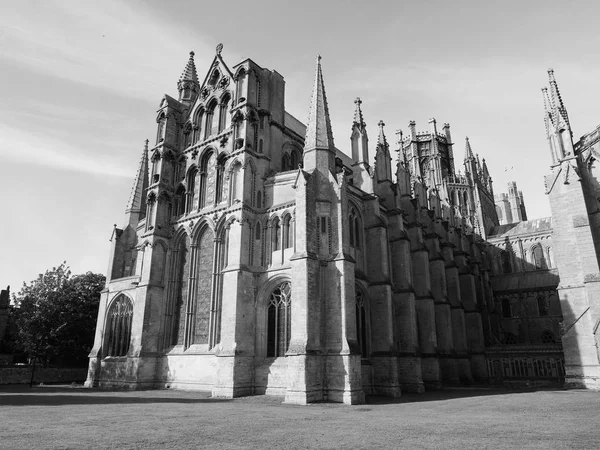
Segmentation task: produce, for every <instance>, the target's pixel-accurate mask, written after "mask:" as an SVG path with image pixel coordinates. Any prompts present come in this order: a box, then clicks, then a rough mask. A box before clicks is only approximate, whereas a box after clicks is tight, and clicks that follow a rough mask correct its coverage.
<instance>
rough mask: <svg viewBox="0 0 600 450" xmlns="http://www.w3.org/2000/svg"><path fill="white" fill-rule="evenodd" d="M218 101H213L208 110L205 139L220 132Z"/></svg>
mask: <svg viewBox="0 0 600 450" xmlns="http://www.w3.org/2000/svg"><path fill="white" fill-rule="evenodd" d="M216 109H217V101H216V100H212V101H211V102H210V103H209V104H208V107H207V109H206V119H205V121H204V123H205V125H204V139H207V138H208V137H209V136H212V135H214V134H217V133H218V131H219V117H218V115H217V114H216Z"/></svg>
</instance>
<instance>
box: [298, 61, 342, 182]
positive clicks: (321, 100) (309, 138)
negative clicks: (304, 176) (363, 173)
mask: <svg viewBox="0 0 600 450" xmlns="http://www.w3.org/2000/svg"><path fill="white" fill-rule="evenodd" d="M315 169H316V170H318V171H320V172H322V173H326V171H327V170H329V172H331V173H335V146H334V144H333V133H332V131H331V121H330V119H329V107H328V106H327V96H326V95H325V86H324V84H323V73H322V72H321V56H320V55H319V56H317V68H316V70H315V83H314V87H313V92H312V97H311V101H310V110H309V113H308V124H307V127H306V139H305V140H304V170H305V171H307V172H312V171H313V170H315Z"/></svg>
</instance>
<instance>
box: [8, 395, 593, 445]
mask: <svg viewBox="0 0 600 450" xmlns="http://www.w3.org/2000/svg"><path fill="white" fill-rule="evenodd" d="M281 400H282V399H281V398H275V397H265V396H257V397H246V398H240V399H235V400H220V399H211V398H210V396H209V394H208V393H204V392H186V391H169V390H161V391H116V392H115V391H104V390H90V389H83V388H80V387H70V386H63V387H56V386H43V387H42V386H40V387H34V388H31V389H30V388H29V387H26V386H9V387H0V448H2V449H11V450H12V449H28V450H29V449H43V448H49V449H67V448H68V449H71V448H72V449H84V448H90V449H98V448H125V449H169V448H214V449H229V448H231V449H234V448H264V449H271V448H286V449H294V448H348V449H350V448H353V449H354V448H368V449H375V448H410V449H416V448H439V449H467V448H468V449H471V448H477V449H484V448H490V449H498V448H519V449H522V448H544V449H558V448H564V449H573V448H585V449H600V393H597V392H588V391H561V390H557V391H537V392H524V391H520V392H511V391H505V390H483V389H482V390H452V391H440V392H429V393H425V394H423V395H417V394H405V395H404V396H403V397H402V398H400V399H397V400H391V399H387V398H382V397H369V398H368V401H367V404H366V405H361V406H345V405H339V404H329V403H319V404H313V405H310V406H293V405H284V404H281Z"/></svg>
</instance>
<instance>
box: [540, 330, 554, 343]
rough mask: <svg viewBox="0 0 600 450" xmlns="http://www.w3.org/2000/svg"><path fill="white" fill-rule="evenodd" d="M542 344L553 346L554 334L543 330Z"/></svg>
mask: <svg viewBox="0 0 600 450" xmlns="http://www.w3.org/2000/svg"><path fill="white" fill-rule="evenodd" d="M542 343H544V344H555V343H556V338H555V337H554V333H552V331H550V330H545V331H544V332H543V333H542Z"/></svg>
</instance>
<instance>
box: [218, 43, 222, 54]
mask: <svg viewBox="0 0 600 450" xmlns="http://www.w3.org/2000/svg"><path fill="white" fill-rule="evenodd" d="M222 51H223V44H221V43H219V44H218V45H217V55H220V54H221V52H222Z"/></svg>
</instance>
